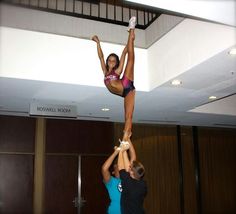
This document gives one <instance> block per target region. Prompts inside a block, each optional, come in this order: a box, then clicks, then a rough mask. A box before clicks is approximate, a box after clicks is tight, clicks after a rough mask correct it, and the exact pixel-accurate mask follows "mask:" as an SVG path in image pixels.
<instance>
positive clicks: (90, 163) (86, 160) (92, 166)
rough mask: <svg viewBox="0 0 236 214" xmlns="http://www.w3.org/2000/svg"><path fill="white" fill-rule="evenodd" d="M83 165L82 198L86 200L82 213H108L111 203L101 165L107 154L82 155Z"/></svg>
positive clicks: (81, 163)
mask: <svg viewBox="0 0 236 214" xmlns="http://www.w3.org/2000/svg"><path fill="white" fill-rule="evenodd" d="M80 158H81V159H80V160H81V162H80V165H81V168H80V170H81V172H80V173H81V193H80V194H81V199H82V200H84V201H85V202H84V204H83V206H82V207H81V208H80V212H79V213H80V214H94V213H106V209H107V206H108V205H109V197H108V193H107V190H106V188H105V186H104V184H103V181H102V175H101V166H102V164H103V163H104V161H105V160H106V158H107V156H102V155H82V156H80Z"/></svg>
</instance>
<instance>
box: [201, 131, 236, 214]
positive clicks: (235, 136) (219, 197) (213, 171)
mask: <svg viewBox="0 0 236 214" xmlns="http://www.w3.org/2000/svg"><path fill="white" fill-rule="evenodd" d="M199 153H200V177H201V196H202V211H203V213H227V214H234V213H236V203H235V202H236V132H235V130H227V129H225V130H224V129H207V128H200V129H199Z"/></svg>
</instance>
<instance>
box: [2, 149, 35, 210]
mask: <svg viewBox="0 0 236 214" xmlns="http://www.w3.org/2000/svg"><path fill="white" fill-rule="evenodd" d="M33 159H34V156H32V155H7V154H0V201H1V205H0V213H1V214H5V213H6V214H7V213H24V214H28V213H29V214H30V213H33V207H32V206H33V181H34V180H33V179H34V178H33V171H34V170H33V167H34V161H33Z"/></svg>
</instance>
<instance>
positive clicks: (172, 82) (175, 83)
mask: <svg viewBox="0 0 236 214" xmlns="http://www.w3.org/2000/svg"><path fill="white" fill-rule="evenodd" d="M171 84H172V85H180V84H182V82H181V81H180V80H172V81H171Z"/></svg>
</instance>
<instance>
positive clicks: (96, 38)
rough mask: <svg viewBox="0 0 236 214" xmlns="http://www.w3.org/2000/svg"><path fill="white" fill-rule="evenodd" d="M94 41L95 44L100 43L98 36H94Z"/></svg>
mask: <svg viewBox="0 0 236 214" xmlns="http://www.w3.org/2000/svg"><path fill="white" fill-rule="evenodd" d="M92 40H93V41H94V42H97V43H99V42H100V41H99V38H98V36H97V35H94V36H93V37H92Z"/></svg>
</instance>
